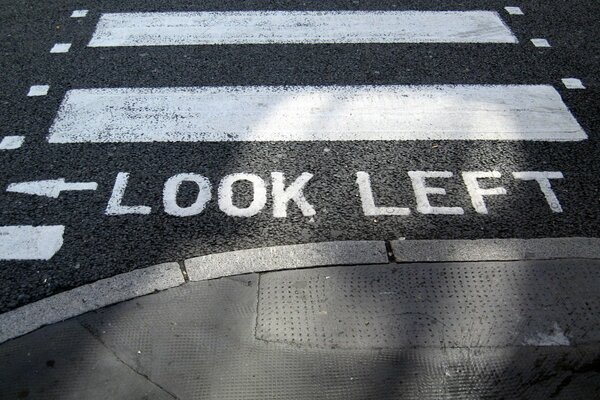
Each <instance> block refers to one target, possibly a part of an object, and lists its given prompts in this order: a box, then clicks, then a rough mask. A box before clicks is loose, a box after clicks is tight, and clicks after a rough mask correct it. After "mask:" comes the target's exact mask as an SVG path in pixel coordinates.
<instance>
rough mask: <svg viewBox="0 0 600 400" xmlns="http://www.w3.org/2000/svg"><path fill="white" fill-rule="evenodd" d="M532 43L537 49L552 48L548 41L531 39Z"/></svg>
mask: <svg viewBox="0 0 600 400" xmlns="http://www.w3.org/2000/svg"><path fill="white" fill-rule="evenodd" d="M531 43H533V45H534V46H535V47H552V46H550V43H549V42H548V41H547V40H546V39H531Z"/></svg>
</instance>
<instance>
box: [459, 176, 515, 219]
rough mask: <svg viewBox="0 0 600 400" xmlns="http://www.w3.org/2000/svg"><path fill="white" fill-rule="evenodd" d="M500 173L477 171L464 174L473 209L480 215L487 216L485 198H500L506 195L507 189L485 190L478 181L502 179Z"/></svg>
mask: <svg viewBox="0 0 600 400" xmlns="http://www.w3.org/2000/svg"><path fill="white" fill-rule="evenodd" d="M501 176H502V175H500V172H498V171H475V172H463V173H462V177H463V181H464V182H465V185H466V186H467V191H468V192H469V196H471V204H473V208H474V209H475V211H476V212H477V213H479V214H487V213H488V210H487V207H486V206H485V201H484V200H483V196H498V195H502V194H506V189H504V188H503V187H495V188H489V189H483V188H482V187H480V186H479V181H478V179H485V178H496V179H498V178H500V177H501Z"/></svg>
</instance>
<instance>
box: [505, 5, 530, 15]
mask: <svg viewBox="0 0 600 400" xmlns="http://www.w3.org/2000/svg"><path fill="white" fill-rule="evenodd" d="M504 9H505V10H506V12H507V13H509V14H510V15H525V13H523V11H522V10H521V9H520V8H519V7H504Z"/></svg>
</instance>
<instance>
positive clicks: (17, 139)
mask: <svg viewBox="0 0 600 400" xmlns="http://www.w3.org/2000/svg"><path fill="white" fill-rule="evenodd" d="M23 142H25V136H5V137H3V138H2V141H0V150H14V149H18V148H19V147H21V146H23Z"/></svg>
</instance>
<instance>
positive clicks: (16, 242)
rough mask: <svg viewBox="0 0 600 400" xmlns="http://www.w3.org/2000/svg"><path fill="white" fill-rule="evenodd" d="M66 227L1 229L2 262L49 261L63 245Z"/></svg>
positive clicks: (0, 258) (0, 247)
mask: <svg viewBox="0 0 600 400" xmlns="http://www.w3.org/2000/svg"><path fill="white" fill-rule="evenodd" d="M64 232H65V227H64V226H62V225H50V226H25V225H21V226H2V227H0V260H49V259H51V258H52V256H54V254H56V252H57V251H58V250H60V248H61V247H62V245H63V234H64Z"/></svg>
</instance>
